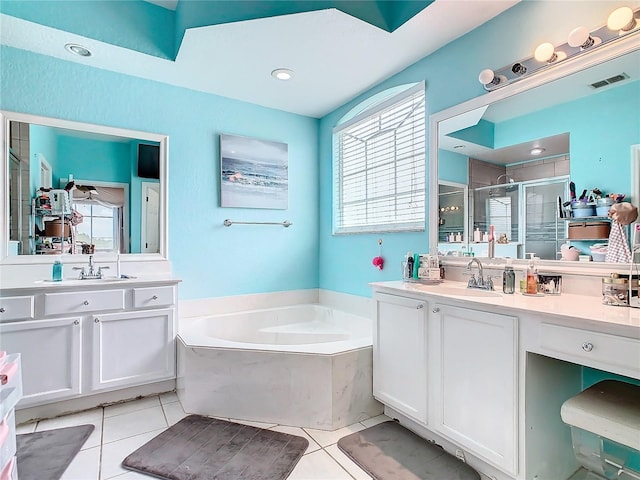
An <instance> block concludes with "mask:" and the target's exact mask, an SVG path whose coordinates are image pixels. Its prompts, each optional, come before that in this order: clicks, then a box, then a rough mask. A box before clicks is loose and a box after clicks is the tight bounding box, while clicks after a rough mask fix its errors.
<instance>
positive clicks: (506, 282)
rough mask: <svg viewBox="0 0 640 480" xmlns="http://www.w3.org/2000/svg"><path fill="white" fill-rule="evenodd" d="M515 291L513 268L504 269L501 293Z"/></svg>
mask: <svg viewBox="0 0 640 480" xmlns="http://www.w3.org/2000/svg"><path fill="white" fill-rule="evenodd" d="M515 290H516V274H515V272H514V271H513V267H509V266H507V267H504V272H503V273H502V291H503V292H504V293H513V292H515Z"/></svg>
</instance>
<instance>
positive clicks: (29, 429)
mask: <svg viewBox="0 0 640 480" xmlns="http://www.w3.org/2000/svg"><path fill="white" fill-rule="evenodd" d="M37 424H38V422H30V423H23V424H22V425H17V426H16V434H18V435H22V434H23V433H33V432H35V431H36V425H37Z"/></svg>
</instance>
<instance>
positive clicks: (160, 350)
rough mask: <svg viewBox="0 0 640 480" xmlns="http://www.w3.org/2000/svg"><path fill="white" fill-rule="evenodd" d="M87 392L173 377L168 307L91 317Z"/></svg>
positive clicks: (171, 318)
mask: <svg viewBox="0 0 640 480" xmlns="http://www.w3.org/2000/svg"><path fill="white" fill-rule="evenodd" d="M88 320H89V322H90V323H91V346H92V351H93V355H92V365H91V389H92V390H101V389H105V388H115V387H129V386H132V385H138V384H141V383H149V382H153V381H156V380H164V379H167V378H171V377H173V376H174V375H175V348H174V337H175V329H174V324H175V321H174V312H173V309H171V308H165V309H163V310H151V311H142V312H126V313H108V314H102V315H92V316H91V317H90V318H89V319H88Z"/></svg>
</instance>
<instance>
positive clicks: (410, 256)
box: [404, 252, 414, 280]
mask: <svg viewBox="0 0 640 480" xmlns="http://www.w3.org/2000/svg"><path fill="white" fill-rule="evenodd" d="M413 262H414V260H413V253H412V252H408V253H407V271H406V273H405V276H404V278H405V280H408V279H409V278H411V277H413Z"/></svg>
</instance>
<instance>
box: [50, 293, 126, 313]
mask: <svg viewBox="0 0 640 480" xmlns="http://www.w3.org/2000/svg"><path fill="white" fill-rule="evenodd" d="M122 309H124V290H104V291H102V292H96V291H94V290H92V291H90V292H69V293H46V294H45V295H44V314H45V315H59V314H67V313H76V314H77V313H83V312H94V311H96V310H122Z"/></svg>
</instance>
